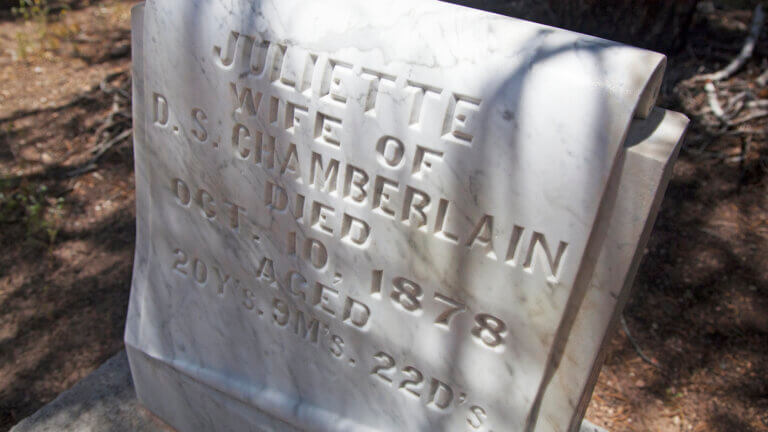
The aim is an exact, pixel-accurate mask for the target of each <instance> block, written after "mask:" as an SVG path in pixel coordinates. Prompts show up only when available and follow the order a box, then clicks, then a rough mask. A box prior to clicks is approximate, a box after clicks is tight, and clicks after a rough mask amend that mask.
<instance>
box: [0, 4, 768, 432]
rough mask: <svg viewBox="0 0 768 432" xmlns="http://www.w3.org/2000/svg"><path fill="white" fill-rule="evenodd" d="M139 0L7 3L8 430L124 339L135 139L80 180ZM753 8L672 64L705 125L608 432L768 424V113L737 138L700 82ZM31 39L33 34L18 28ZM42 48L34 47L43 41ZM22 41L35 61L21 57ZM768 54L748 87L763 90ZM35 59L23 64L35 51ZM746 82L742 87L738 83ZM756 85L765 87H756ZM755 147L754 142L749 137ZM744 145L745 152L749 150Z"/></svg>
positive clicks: (697, 131)
mask: <svg viewBox="0 0 768 432" xmlns="http://www.w3.org/2000/svg"><path fill="white" fill-rule="evenodd" d="M129 6H130V3H129V2H122V1H117V0H115V1H110V2H103V3H102V4H99V5H91V6H89V5H88V2H79V3H78V8H75V9H73V10H71V11H70V12H68V13H66V16H65V18H63V19H60V20H53V21H52V22H50V23H49V27H48V28H49V29H50V31H49V32H48V33H46V36H45V38H48V39H46V40H47V41H46V44H45V46H44V47H42V48H41V47H39V46H36V45H35V43H34V41H35V39H34V38H32V37H30V38H28V39H26V40H24V44H22V45H23V46H20V42H19V40H20V39H19V34H26V35H33V36H34V35H35V34H38V32H39V27H36V26H37V25H38V24H33V23H24V22H21V21H20V20H17V19H14V18H13V17H11V16H7V15H3V14H2V13H0V194H2V195H0V251H1V253H0V430H6V429H7V428H8V427H10V426H11V425H13V424H15V423H16V422H18V421H19V420H20V419H21V418H23V417H25V416H27V415H29V414H31V413H32V412H34V411H35V410H36V409H38V408H40V407H41V406H42V405H43V404H45V403H46V402H48V401H50V400H52V399H53V398H54V397H55V396H56V395H57V394H58V393H59V392H61V391H62V390H64V389H66V388H68V387H70V386H72V385H73V384H74V383H75V382H76V381H78V380H79V379H80V378H82V377H83V376H85V375H87V374H88V373H89V372H91V371H92V370H93V369H95V368H96V367H98V366H99V365H100V364H101V363H102V362H103V361H104V360H106V359H107V358H108V357H109V356H111V355H112V354H113V353H115V352H116V351H118V350H119V349H121V348H122V332H123V327H124V320H125V313H126V309H127V303H128V291H129V286H130V275H131V264H132V256H133V243H134V228H135V227H134V219H135V214H134V191H133V188H134V186H133V183H134V179H133V159H132V152H131V148H130V143H129V142H127V141H126V142H121V143H119V144H117V145H116V146H114V147H112V148H111V149H110V150H109V151H107V152H106V153H105V154H104V156H103V157H102V158H101V159H99V161H98V162H97V166H96V169H95V170H93V171H89V172H85V173H82V171H84V170H79V172H78V171H76V170H78V169H79V168H82V167H83V166H84V164H85V163H86V162H87V161H89V160H91V159H92V157H93V151H94V149H95V148H96V147H97V145H98V144H99V143H103V141H104V135H103V133H109V132H111V131H113V129H120V128H122V129H124V128H125V127H127V125H126V124H124V123H120V124H116V125H114V126H111V127H110V128H107V130H105V128H103V125H104V124H105V122H106V121H107V118H108V116H109V114H110V113H111V112H112V111H113V110H112V104H113V100H114V99H113V95H111V94H107V93H106V92H105V91H104V90H103V89H102V88H100V86H99V84H100V83H101V82H102V81H103V80H104V79H105V78H106V77H108V76H109V77H110V81H109V84H110V85H112V84H114V85H118V86H119V85H120V84H123V83H126V81H125V80H127V79H128V77H127V74H121V75H115V73H120V72H125V71H127V70H128V67H129V59H128V57H127V54H128V49H127V47H128V45H127V43H128V34H129V33H128V23H129V20H128V7H129ZM750 15H751V11H750V10H749V9H744V10H738V9H735V10H729V11H728V12H726V13H721V12H716V13H710V14H704V13H702V14H699V15H698V16H697V17H696V20H695V21H696V24H695V26H694V29H693V32H692V34H691V37H690V38H689V41H688V44H687V47H686V49H685V50H683V51H682V52H681V53H679V54H676V55H674V56H672V57H671V58H670V64H669V70H668V74H667V83H666V85H665V90H664V93H663V95H662V98H661V104H662V105H663V106H665V107H668V108H673V109H676V110H679V111H683V112H685V113H686V114H687V115H689V117H691V119H692V120H693V126H692V129H691V131H690V133H689V137H688V139H687V141H686V143H685V147H684V148H683V150H682V152H681V155H680V159H679V161H678V163H677V165H676V166H675V170H674V177H673V179H672V182H671V184H670V187H669V190H668V191H667V196H666V200H665V201H664V204H663V207H662V210H661V214H660V216H659V220H658V222H657V224H656V228H655V230H654V233H653V236H652V238H651V241H650V244H649V247H648V250H647V254H646V256H645V259H644V261H643V264H642V266H641V268H640V271H639V273H638V278H637V282H636V284H635V291H634V293H633V296H632V299H631V300H630V303H629V305H628V307H627V311H626V313H625V315H626V318H627V324H628V326H629V329H630V330H631V333H632V335H633V337H634V339H635V340H636V342H637V343H638V344H639V345H640V346H641V347H642V349H643V350H644V352H645V353H646V354H647V355H648V356H649V357H651V358H652V359H653V360H654V361H655V362H657V364H658V365H659V366H660V368H661V369H658V368H656V367H654V366H652V365H650V364H648V363H646V362H644V361H643V360H642V359H641V358H640V357H639V356H638V354H637V352H636V350H635V349H634V348H633V346H632V344H631V343H630V341H629V340H628V338H627V336H626V334H625V333H624V332H623V331H620V332H619V333H618V334H617V335H616V337H614V339H613V340H612V342H611V346H610V352H609V354H608V358H607V361H606V364H605V366H604V368H603V370H602V373H601V375H600V379H599V382H598V385H597V388H596V390H595V394H594V396H593V399H592V403H591V404H590V407H589V411H588V413H587V416H588V418H590V419H591V420H593V421H594V422H596V423H598V424H601V425H603V426H606V427H608V428H609V429H610V430H611V431H616V432H620V431H646V430H660V431H746V432H750V431H767V430H768V271H766V269H768V203H767V202H766V199H767V197H768V143H767V142H766V136H765V131H766V124H765V119H760V120H757V121H752V122H748V123H746V124H744V125H743V127H741V130H745V129H749V130H754V131H757V132H756V133H733V131H728V133H724V132H723V131H719V130H718V128H717V127H714V126H713V125H712V124H713V121H714V120H713V117H712V115H711V113H710V112H709V109H708V108H707V103H706V100H705V97H704V95H703V92H702V90H701V86H700V85H693V84H690V83H685V82H684V80H685V79H687V78H689V77H691V76H692V75H694V74H696V73H699V72H702V71H707V72H709V71H714V70H716V69H719V68H720V67H722V66H723V65H724V64H725V63H726V62H727V61H728V60H729V59H730V58H732V57H733V56H735V55H736V54H737V53H738V51H739V49H740V48H741V43H742V41H743V39H744V37H745V35H746V31H747V29H746V27H747V24H748V23H749V19H750ZM22 39H23V38H22ZM29 41H32V42H29ZM22 51H24V55H21V52H22ZM767 55H768V35H766V34H765V32H764V34H763V35H762V37H761V39H760V43H759V45H758V48H757V50H756V55H755V56H754V58H753V59H752V60H751V61H750V62H749V64H748V65H747V67H746V68H745V69H744V70H742V71H741V72H740V73H739V74H737V76H736V77H735V78H734V80H736V81H738V82H744V83H746V84H745V86H746V87H747V88H748V89H749V90H751V91H753V92H754V93H756V94H758V95H759V96H760V97H761V98H763V99H766V98H768V89H765V88H759V87H756V86H755V85H754V78H755V77H756V76H757V75H758V74H759V69H760V66H761V65H763V69H765V64H764V62H768V60H767V59H766V57H767ZM25 56H26V58H24V57H25ZM736 81H734V82H736ZM750 86H751V87H750ZM745 140H746V141H745ZM745 143H746V144H748V146H747V151H746V153H744V154H745V155H746V156H745V157H742V146H743V144H745Z"/></svg>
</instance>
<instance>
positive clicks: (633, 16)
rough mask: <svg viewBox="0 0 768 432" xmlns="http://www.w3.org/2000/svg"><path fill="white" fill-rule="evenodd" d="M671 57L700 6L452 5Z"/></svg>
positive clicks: (672, 1)
mask: <svg viewBox="0 0 768 432" xmlns="http://www.w3.org/2000/svg"><path fill="white" fill-rule="evenodd" d="M449 1H451V2H452V3H457V4H462V5H465V6H469V7H473V8H477V9H483V10H487V11H490V12H496V13H500V14H503V15H508V16H513V17H517V18H522V19H527V20H530V21H535V22H539V23H542V24H547V25H552V26H555V27H561V28H566V29H569V30H574V31H578V32H581V33H587V34H591V35H594V36H599V37H602V38H606V39H611V40H615V41H619V42H624V43H627V44H631V45H636V46H641V47H643V48H649V49H653V50H657V51H661V52H665V53H670V52H672V51H675V50H677V49H679V48H681V47H682V46H683V45H684V42H685V37H686V35H687V33H688V27H689V25H690V23H691V19H692V18H693V13H694V12H695V10H696V4H697V3H698V1H699V0H449Z"/></svg>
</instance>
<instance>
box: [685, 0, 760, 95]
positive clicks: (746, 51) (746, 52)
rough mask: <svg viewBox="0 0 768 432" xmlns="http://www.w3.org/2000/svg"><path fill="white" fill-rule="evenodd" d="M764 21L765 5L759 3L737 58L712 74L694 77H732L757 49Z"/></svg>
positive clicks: (708, 78) (701, 79)
mask: <svg viewBox="0 0 768 432" xmlns="http://www.w3.org/2000/svg"><path fill="white" fill-rule="evenodd" d="M764 21H765V13H764V12H763V6H762V4H760V3H758V4H757V6H755V11H754V13H753V14H752V24H751V25H750V26H749V35H748V36H747V39H746V40H745V41H744V46H743V47H742V48H741V52H739V55H737V56H736V58H734V59H733V60H732V61H731V62H730V63H729V64H728V66H726V67H724V68H723V69H720V70H719V71H717V72H714V73H711V74H704V75H698V76H696V77H694V79H695V80H697V81H704V80H711V81H721V80H724V79H728V78H730V77H731V75H733V74H734V73H736V71H738V70H739V69H741V67H742V66H744V63H746V62H747V60H749V58H750V57H752V53H753V52H754V51H755V44H757V38H758V37H759V36H760V31H761V30H762V28H763V22H764Z"/></svg>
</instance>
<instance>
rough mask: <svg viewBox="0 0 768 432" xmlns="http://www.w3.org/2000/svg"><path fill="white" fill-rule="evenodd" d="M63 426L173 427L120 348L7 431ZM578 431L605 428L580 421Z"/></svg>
mask: <svg viewBox="0 0 768 432" xmlns="http://www.w3.org/2000/svg"><path fill="white" fill-rule="evenodd" d="M63 430H65V431H71V432H85V431H89V432H90V431H111V432H172V431H173V428H171V427H170V426H168V425H167V424H165V423H164V422H163V421H162V420H160V419H158V418H157V417H155V416H154V415H153V414H152V413H151V412H149V411H148V410H147V409H146V408H144V407H143V406H141V404H140V403H139V401H138V399H136V391H135V390H134V387H133V380H132V379H131V371H130V369H129V368H128V358H127V356H126V354H125V351H121V352H119V353H118V354H116V355H115V356H114V357H112V358H111V359H109V360H108V361H107V362H106V363H104V364H103V365H101V367H99V368H98V369H97V370H96V371H94V372H93V373H92V374H90V375H88V376H87V377H85V378H83V379H82V380H81V381H80V382H78V383H77V384H75V385H74V386H73V387H72V388H71V389H69V390H67V391H65V392H64V393H62V394H60V395H59V397H57V398H56V399H55V400H54V401H53V402H51V403H49V404H48V405H46V406H44V407H43V408H41V409H40V410H39V411H37V412H36V413H35V414H33V415H32V416H30V417H27V418H26V419H24V420H22V421H21V423H19V424H18V425H16V426H15V427H13V428H12V429H11V432H45V431H51V432H53V431H63ZM580 432H607V431H606V430H605V429H602V428H600V427H598V426H595V425H593V424H591V423H589V422H588V421H584V423H583V424H582V425H581V430H580Z"/></svg>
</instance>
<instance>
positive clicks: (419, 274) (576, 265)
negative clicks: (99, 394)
mask: <svg viewBox="0 0 768 432" xmlns="http://www.w3.org/2000/svg"><path fill="white" fill-rule="evenodd" d="M133 30H134V87H135V89H134V106H135V117H134V118H135V137H136V139H135V152H136V172H137V174H136V182H137V201H138V213H137V217H138V238H137V248H136V261H135V268H134V278H133V288H132V294H131V303H130V309H129V316H128V325H127V330H126V346H127V350H128V355H129V359H130V363H131V369H132V373H133V377H134V381H135V385H136V389H137V393H138V396H139V399H140V400H141V401H142V402H143V403H144V404H145V405H146V406H147V407H148V408H149V409H150V410H152V411H153V412H155V413H156V414H157V415H159V416H160V417H161V418H163V419H164V420H166V421H167V422H168V423H170V424H171V425H173V426H174V427H176V428H178V429H179V430H182V431H195V430H233V431H241V430H269V431H284V430H312V431H395V430H401V431H442V430H445V431H497V432H498V431H533V430H535V431H566V430H575V429H577V428H578V426H579V423H580V421H581V418H582V416H583V412H584V410H585V408H586V404H587V402H588V400H589V396H590V394H591V391H592V387H593V385H594V381H595V379H596V376H597V373H598V371H599V367H600V363H601V352H602V347H603V345H604V342H605V340H606V339H607V338H608V337H609V336H610V334H611V330H612V329H613V328H614V324H615V321H616V317H617V316H618V315H617V313H618V311H620V309H621V307H622V306H623V304H624V301H625V300H626V296H627V292H628V288H629V287H630V286H631V280H632V278H633V275H634V272H635V270H636V268H637V264H638V261H639V258H640V256H641V255H642V253H641V252H639V251H642V247H643V245H644V243H645V241H646V239H647V237H648V234H649V231H650V227H651V225H652V223H653V219H654V216H655V213H656V210H657V208H658V204H659V201H660V199H661V196H662V195H663V190H664V188H665V187H666V181H667V179H668V176H669V172H670V167H671V163H672V160H673V159H674V158H675V153H676V150H677V146H678V143H679V140H680V138H681V136H682V133H683V131H684V129H685V126H686V124H687V120H686V119H685V118H684V117H683V116H681V115H679V114H676V113H671V112H667V111H664V110H661V109H658V108H654V103H655V98H656V95H657V92H658V89H659V86H660V83H661V78H662V74H663V70H664V65H665V59H664V57H663V56H662V55H660V54H656V53H653V52H648V51H644V50H640V49H636V48H632V47H627V46H624V45H620V44H616V43H613V42H608V41H605V40H601V39H596V38H593V37H589V36H584V35H580V34H576V33H572V32H567V31H562V30H558V29H554V28H549V27H545V26H541V25H537V24H532V23H528V22H524V21H519V20H515V19H511V18H506V17H502V16H497V15H493V14H489V13H485V12H482V11H477V10H473V9H468V8H463V7H458V6H454V5H448V4H443V3H440V2H437V1H431V0H429V1H427V0H425V1H411V0H393V1H387V2H370V1H353V0H339V1H336V0H327V1H326V0H323V1H300V0H264V1H255V0H216V1H213V0H162V1H161V0H150V1H148V2H147V3H146V6H143V7H138V8H137V9H135V11H134V22H133Z"/></svg>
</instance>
